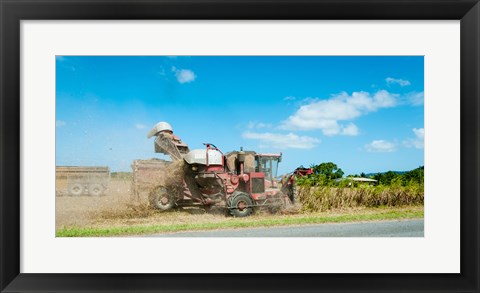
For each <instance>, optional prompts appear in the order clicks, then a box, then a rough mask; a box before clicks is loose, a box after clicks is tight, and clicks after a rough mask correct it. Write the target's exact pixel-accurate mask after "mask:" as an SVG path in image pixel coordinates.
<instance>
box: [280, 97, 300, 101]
mask: <svg viewBox="0 0 480 293" xmlns="http://www.w3.org/2000/svg"><path fill="white" fill-rule="evenodd" d="M296 99H297V98H296V97H293V96H286V97H285V98H283V100H284V101H295V100H296Z"/></svg>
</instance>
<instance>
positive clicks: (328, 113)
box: [280, 90, 398, 135]
mask: <svg viewBox="0 0 480 293" xmlns="http://www.w3.org/2000/svg"><path fill="white" fill-rule="evenodd" d="M397 97H398V95H396V94H391V93H389V92H387V91H385V90H381V91H378V92H376V93H375V94H373V95H372V94H370V93H367V92H353V93H352V94H351V95H348V94H347V93H345V92H343V93H340V94H338V95H335V96H333V97H331V98H330V99H327V100H319V99H311V100H308V102H307V104H305V105H303V106H301V107H300V108H299V109H298V110H297V111H296V112H295V113H294V114H293V115H291V116H290V117H288V119H287V120H285V121H283V122H282V124H281V125H280V128H281V129H286V130H317V129H320V130H322V132H323V134H325V135H337V134H346V135H352V133H355V129H354V127H355V128H356V126H354V127H353V126H351V125H349V126H347V127H343V126H341V125H340V124H339V123H338V122H339V121H348V120H353V119H355V118H358V117H360V116H362V115H366V114H368V113H370V112H374V111H377V110H378V109H381V108H389V107H394V106H396V105H397ZM342 129H346V131H345V133H342ZM356 132H357V133H358V128H357V129H356Z"/></svg>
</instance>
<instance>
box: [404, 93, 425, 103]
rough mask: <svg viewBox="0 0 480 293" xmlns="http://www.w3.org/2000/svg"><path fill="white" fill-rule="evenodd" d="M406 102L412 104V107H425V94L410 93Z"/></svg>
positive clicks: (406, 96)
mask: <svg viewBox="0 0 480 293" xmlns="http://www.w3.org/2000/svg"><path fill="white" fill-rule="evenodd" d="M405 100H406V103H407V104H410V105H412V106H421V105H423V100H424V93H423V92H420V93H417V92H412V93H408V94H407V95H405Z"/></svg>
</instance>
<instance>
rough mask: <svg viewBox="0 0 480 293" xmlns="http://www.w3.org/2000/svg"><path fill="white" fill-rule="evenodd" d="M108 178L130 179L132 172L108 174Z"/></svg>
mask: <svg viewBox="0 0 480 293" xmlns="http://www.w3.org/2000/svg"><path fill="white" fill-rule="evenodd" d="M110 177H111V178H117V179H131V178H132V172H112V173H110Z"/></svg>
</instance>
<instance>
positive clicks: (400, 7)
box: [0, 0, 480, 292]
mask: <svg viewBox="0 0 480 293" xmlns="http://www.w3.org/2000/svg"><path fill="white" fill-rule="evenodd" d="M0 15H1V16H0V18H1V66H0V67H1V73H0V74H1V76H0V82H1V84H0V88H1V98H0V111H1V112H0V113H1V124H0V127H1V133H0V147H1V152H0V162H1V169H0V174H1V181H0V184H1V185H0V191H1V194H0V196H1V198H0V200H1V202H0V207H1V225H0V229H1V230H0V241H1V255H0V257H1V259H0V262H1V267H0V290H1V292H67V291H68V292H119V291H123V292H133V291H135V292H142V291H159V292H283V291H287V292H406V291H408V292H427V291H428V292H480V291H479V290H480V289H479V288H480V280H479V275H480V272H479V263H480V262H479V260H480V259H479V230H480V225H479V216H478V213H479V211H480V209H479V199H478V196H479V187H480V185H479V181H480V180H479V179H480V177H479V172H478V170H479V138H480V136H479V124H480V120H479V114H478V113H479V112H480V108H479V93H480V92H479V82H480V80H479V71H480V58H479V57H480V56H479V52H480V50H479V46H480V22H479V21H480V5H479V3H478V0H419V1H409V0H355V1H352V0H325V1H324V0H299V1H294V0H275V1H274V0H258V1H252V0H223V1H222V0H196V1H195V0H175V1H173V0H142V1H134V0H120V1H107V0H98V1H88V0H72V1H69V0H64V1H57V0H36V1H34V0H18V1H14V0H0ZM35 19H38V20H47V19H51V20H55V19H85V20H98V19H106V20H112V19H120V20H123V19H181V20H185V19H266V20H272V19H281V20H292V19H342V20H343V19H355V20H360V19H379V20H385V19H407V20H417V19H423V20H443V19H449V20H460V21H461V157H460V164H461V174H460V175H461V230H460V231H461V273H460V274H281V275H279V274H261V275H258V274H21V273H20V196H19V195H20V192H21V185H20V179H21V178H20V171H21V170H20V147H21V141H20V130H21V125H20V21H21V20H35ZM438 257H439V261H441V258H442V256H441V255H439V256H438ZM146 261H148V260H146ZM200 261H201V260H200Z"/></svg>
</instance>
